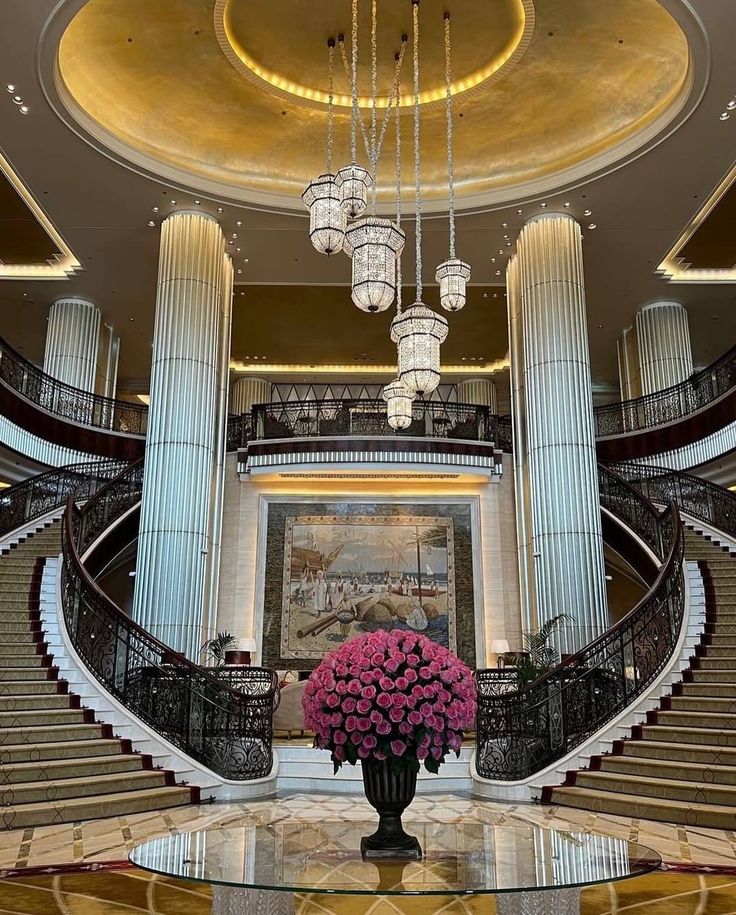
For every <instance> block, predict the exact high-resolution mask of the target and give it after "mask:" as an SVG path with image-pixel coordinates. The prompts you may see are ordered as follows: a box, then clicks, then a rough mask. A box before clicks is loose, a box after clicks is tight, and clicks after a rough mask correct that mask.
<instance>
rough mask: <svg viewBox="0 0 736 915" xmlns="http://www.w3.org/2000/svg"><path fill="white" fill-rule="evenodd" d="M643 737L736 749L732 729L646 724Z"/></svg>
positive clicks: (735, 735) (734, 732)
mask: <svg viewBox="0 0 736 915" xmlns="http://www.w3.org/2000/svg"><path fill="white" fill-rule="evenodd" d="M642 736H643V738H644V740H659V741H666V742H668V743H682V744H707V745H708V746H711V747H735V748H736V730H731V729H729V730H727V731H722V730H720V729H713V728H695V727H682V726H680V725H677V724H671V725H664V724H645V725H642Z"/></svg>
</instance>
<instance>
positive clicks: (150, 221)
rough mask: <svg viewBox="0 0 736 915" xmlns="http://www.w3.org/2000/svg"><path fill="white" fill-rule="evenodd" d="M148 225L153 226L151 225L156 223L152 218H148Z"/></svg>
mask: <svg viewBox="0 0 736 915" xmlns="http://www.w3.org/2000/svg"><path fill="white" fill-rule="evenodd" d="M148 225H149V226H151V227H153V226H155V225H156V223H155V222H154V221H153V220H152V219H149V220H148Z"/></svg>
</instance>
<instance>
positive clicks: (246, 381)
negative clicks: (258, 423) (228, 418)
mask: <svg viewBox="0 0 736 915" xmlns="http://www.w3.org/2000/svg"><path fill="white" fill-rule="evenodd" d="M272 399H273V395H272V387H271V382H270V381H266V379H265V378H248V377H245V378H238V380H237V381H234V382H233V387H232V393H231V395H230V412H231V413H237V414H241V413H250V411H251V408H252V407H253V405H254V404H258V403H270V402H271V400H272Z"/></svg>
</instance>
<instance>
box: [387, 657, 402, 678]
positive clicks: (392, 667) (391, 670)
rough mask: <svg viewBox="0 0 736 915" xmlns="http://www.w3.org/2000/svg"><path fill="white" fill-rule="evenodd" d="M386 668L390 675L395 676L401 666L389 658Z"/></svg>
mask: <svg viewBox="0 0 736 915" xmlns="http://www.w3.org/2000/svg"><path fill="white" fill-rule="evenodd" d="M384 666H385V667H386V670H387V671H389V673H392V674H395V673H396V671H397V670H398V669H399V666H400V665H399V662H398V661H396V660H394V659H393V658H389V659H388V661H386V664H385V665H384Z"/></svg>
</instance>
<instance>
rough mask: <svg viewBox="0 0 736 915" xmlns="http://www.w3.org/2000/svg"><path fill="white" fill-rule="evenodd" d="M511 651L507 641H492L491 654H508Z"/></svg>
mask: <svg viewBox="0 0 736 915" xmlns="http://www.w3.org/2000/svg"><path fill="white" fill-rule="evenodd" d="M510 650H511V649H510V648H509V643H508V642H507V641H506V639H491V654H506V653H507V652H509V651H510Z"/></svg>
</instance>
